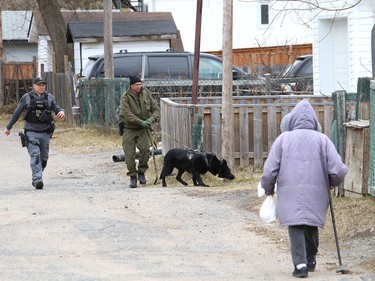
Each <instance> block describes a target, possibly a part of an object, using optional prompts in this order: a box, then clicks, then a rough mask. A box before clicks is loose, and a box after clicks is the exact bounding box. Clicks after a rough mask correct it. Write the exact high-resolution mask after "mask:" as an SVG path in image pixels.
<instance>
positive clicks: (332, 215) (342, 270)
mask: <svg viewBox="0 0 375 281" xmlns="http://www.w3.org/2000/svg"><path fill="white" fill-rule="evenodd" d="M328 198H329V208H330V210H331V217H332V225H333V233H334V234H335V242H336V249H337V257H338V259H339V268H338V269H337V270H336V273H342V274H346V273H348V271H347V270H346V269H344V268H343V266H342V261H341V254H340V247H339V239H338V235H337V230H336V221H335V215H334V213H333V205H332V198H331V192H330V191H329V190H328Z"/></svg>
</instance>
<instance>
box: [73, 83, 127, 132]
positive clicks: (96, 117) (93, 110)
mask: <svg viewBox="0 0 375 281" xmlns="http://www.w3.org/2000/svg"><path fill="white" fill-rule="evenodd" d="M78 88H79V89H78V91H79V103H80V119H81V125H101V126H112V125H116V122H117V121H116V110H117V108H118V107H119V105H120V98H121V95H122V94H123V93H124V92H125V91H126V90H127V89H128V88H129V79H128V78H120V79H82V80H81V81H80V83H79V86H78Z"/></svg>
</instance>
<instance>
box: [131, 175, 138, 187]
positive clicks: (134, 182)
mask: <svg viewBox="0 0 375 281" xmlns="http://www.w3.org/2000/svg"><path fill="white" fill-rule="evenodd" d="M129 187H130V188H136V187H137V176H131V177H130V185H129Z"/></svg>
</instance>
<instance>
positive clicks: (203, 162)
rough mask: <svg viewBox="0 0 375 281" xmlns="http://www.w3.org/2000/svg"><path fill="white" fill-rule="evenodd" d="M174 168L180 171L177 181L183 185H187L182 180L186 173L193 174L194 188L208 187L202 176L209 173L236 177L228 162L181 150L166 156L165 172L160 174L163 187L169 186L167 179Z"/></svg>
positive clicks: (172, 151)
mask: <svg viewBox="0 0 375 281" xmlns="http://www.w3.org/2000/svg"><path fill="white" fill-rule="evenodd" d="M174 168H176V169H177V170H178V174H177V176H176V180H178V181H179V182H180V183H182V184H183V185H187V182H185V181H183V180H182V178H181V176H182V175H183V173H185V172H189V173H191V174H192V176H193V183H194V186H198V185H200V186H208V185H206V184H205V183H204V182H203V181H202V178H201V176H200V175H202V174H205V173H207V172H210V173H211V174H213V175H218V177H219V178H225V179H229V180H233V179H234V175H233V174H232V172H231V170H230V169H229V167H228V165H227V161H226V160H225V159H223V160H222V161H220V160H219V159H218V158H217V157H216V156H215V155H214V154H212V153H202V152H196V151H193V150H187V149H180V148H173V149H171V150H169V151H168V152H167V154H166V155H165V156H164V164H163V170H162V171H161V174H160V179H161V180H162V184H163V186H167V184H166V182H165V177H166V176H169V175H170V174H171V173H172V172H173V169H174Z"/></svg>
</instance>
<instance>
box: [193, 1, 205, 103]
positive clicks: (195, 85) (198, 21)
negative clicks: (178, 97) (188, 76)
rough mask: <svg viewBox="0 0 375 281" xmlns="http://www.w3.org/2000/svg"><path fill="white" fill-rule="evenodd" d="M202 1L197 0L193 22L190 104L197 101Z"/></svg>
mask: <svg viewBox="0 0 375 281" xmlns="http://www.w3.org/2000/svg"><path fill="white" fill-rule="evenodd" d="M202 1H203V0H197V14H196V22H195V46H194V65H193V88H192V98H191V102H192V104H197V101H198V75H199V55H200V52H201V51H200V48H201V21H202V20H201V18H202Z"/></svg>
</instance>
